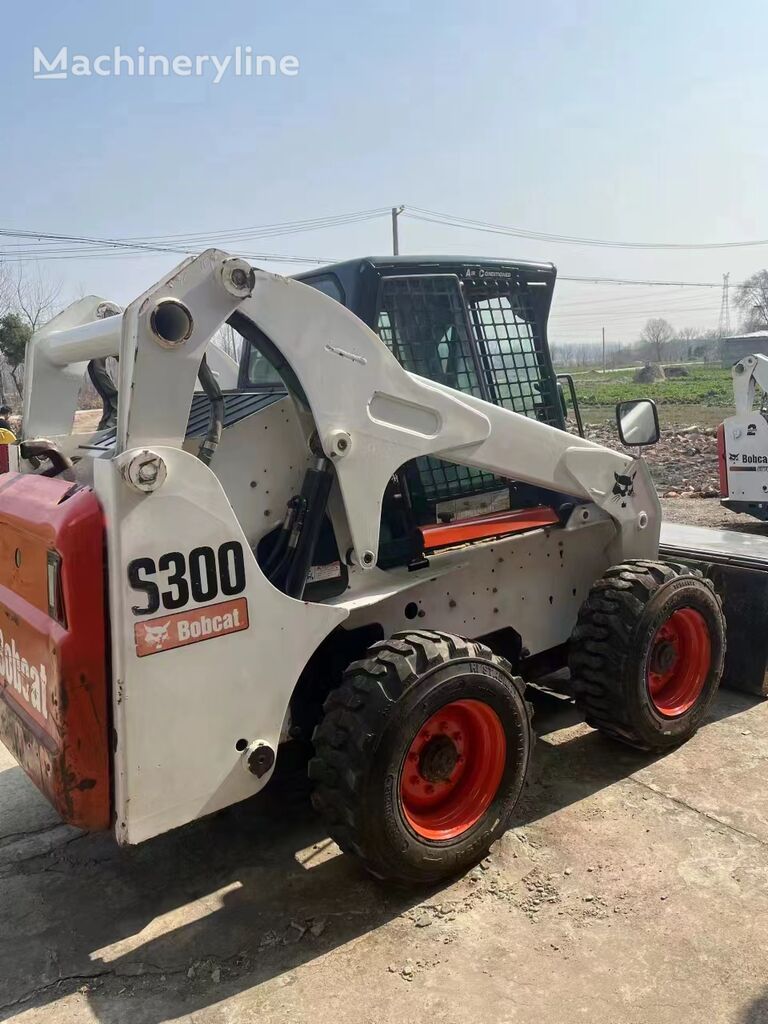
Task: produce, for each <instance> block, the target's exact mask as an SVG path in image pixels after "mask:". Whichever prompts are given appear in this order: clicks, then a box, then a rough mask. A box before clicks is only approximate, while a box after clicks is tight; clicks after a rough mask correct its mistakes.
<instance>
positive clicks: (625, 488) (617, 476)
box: [611, 470, 637, 508]
mask: <svg viewBox="0 0 768 1024" xmlns="http://www.w3.org/2000/svg"><path fill="white" fill-rule="evenodd" d="M636 473H637V470H635V472H634V473H632V475H631V476H622V474H621V473H614V474H613V477H614V481H615V483H614V485H613V491H612V492H611V493H612V494H613V500H614V501H621V499H622V498H631V497H632V495H633V494H634V493H635V474H636ZM623 507H624V506H623V505H622V508H623Z"/></svg>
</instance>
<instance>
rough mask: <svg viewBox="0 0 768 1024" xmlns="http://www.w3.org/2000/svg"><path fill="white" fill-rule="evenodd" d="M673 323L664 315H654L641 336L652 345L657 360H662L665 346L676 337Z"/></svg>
mask: <svg viewBox="0 0 768 1024" xmlns="http://www.w3.org/2000/svg"><path fill="white" fill-rule="evenodd" d="M674 336H675V332H674V330H673V329H672V324H670V323H669V321H668V320H665V319H664V318H663V317H660V316H658V317H652V318H651V319H650V320H649V321H648V322H647V323H646V325H645V327H644V328H643V331H642V334H641V335H640V337H641V338H642V340H643V341H645V342H647V343H648V344H649V345H650V346H651V350H652V352H653V354H654V356H655V357H656V362H657V363H660V362H662V357H663V352H664V346H665V345H666V344H667V343H668V342H669V341H671V340H672V338H674Z"/></svg>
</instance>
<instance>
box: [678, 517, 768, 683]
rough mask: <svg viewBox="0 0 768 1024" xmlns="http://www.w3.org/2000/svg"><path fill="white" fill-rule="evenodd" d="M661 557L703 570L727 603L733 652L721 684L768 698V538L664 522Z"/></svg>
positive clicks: (726, 663) (729, 639) (729, 653)
mask: <svg viewBox="0 0 768 1024" xmlns="http://www.w3.org/2000/svg"><path fill="white" fill-rule="evenodd" d="M659 554H660V555H661V557H662V558H665V559H668V560H670V561H674V562H682V563H684V564H686V565H692V566H695V567H696V568H698V569H700V570H701V571H702V572H703V573H704V575H705V576H706V577H708V578H709V579H711V580H712V582H713V583H714V585H715V589H716V590H717V592H718V594H719V595H720V598H721V600H722V602H723V612H724V613H725V619H726V622H727V625H728V647H727V650H726V656H725V668H724V670H723V677H722V685H723V686H727V687H729V688H730V689H733V690H741V691H742V692H744V693H751V694H754V695H757V696H761V697H765V696H768V629H766V628H761V627H760V623H761V622H762V623H766V624H768V536H766V537H761V536H755V535H754V534H751V533H739V532H737V531H735V530H715V529H712V528H710V527H704V526H686V525H683V524H680V523H662V526H661V537H660V541H659Z"/></svg>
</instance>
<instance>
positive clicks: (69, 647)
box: [0, 250, 725, 883]
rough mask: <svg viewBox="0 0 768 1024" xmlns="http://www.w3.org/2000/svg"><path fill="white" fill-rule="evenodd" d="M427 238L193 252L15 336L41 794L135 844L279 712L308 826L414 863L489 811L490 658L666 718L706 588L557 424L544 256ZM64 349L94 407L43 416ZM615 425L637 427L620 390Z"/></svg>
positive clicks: (714, 681)
mask: <svg viewBox="0 0 768 1024" xmlns="http://www.w3.org/2000/svg"><path fill="white" fill-rule="evenodd" d="M453 264H454V265H451V266H447V265H446V261H442V262H441V261H438V260H429V259H424V260H415V259H414V260H411V261H404V260H400V261H399V262H398V261H379V263H378V264H377V262H376V261H372V260H368V261H357V262H355V263H350V264H344V265H341V266H339V267H337V268H330V269H329V270H326V271H324V272H318V273H317V274H315V275H314V278H313V279H312V280H306V281H305V282H302V281H299V280H293V279H286V278H283V277H280V276H276V275H274V274H269V273H265V272H262V271H259V270H254V269H253V268H252V267H251V266H249V265H248V264H247V263H246V262H244V261H242V260H240V259H237V258H233V257H230V256H228V255H227V254H225V253H223V252H220V251H217V250H209V251H207V252H205V253H203V254H202V255H200V256H198V257H195V258H192V259H189V260H186V261H185V262H184V263H182V264H181V265H180V266H179V267H177V268H176V269H175V270H174V271H172V272H171V273H170V274H168V276H166V277H165V278H163V280H161V281H159V282H158V283H157V284H156V285H155V286H153V287H152V288H151V289H150V290H149V291H147V292H146V293H145V294H144V295H142V296H141V297H140V298H138V299H136V300H135V301H134V302H132V303H131V304H130V305H129V306H128V307H127V308H126V309H125V311H121V310H119V309H118V308H117V307H115V306H114V305H112V304H110V303H107V302H105V301H104V300H102V299H99V298H95V297H90V298H85V299H81V300H80V301H79V302H76V303H74V304H73V305H72V306H70V307H69V308H68V309H66V310H65V311H64V312H62V313H61V314H60V315H59V316H57V317H56V318H55V319H54V320H53V321H52V322H51V323H49V324H48V325H47V326H46V327H45V328H43V329H42V330H41V331H39V332H38V333H37V334H36V335H35V337H34V339H33V341H32V342H31V345H30V350H29V354H28V361H27V368H26V377H25V394H24V417H23V439H22V441H21V443H20V444H19V445H18V446H8V447H6V448H4V449H3V450H2V454H3V455H4V457H5V460H6V462H7V471H6V472H5V473H4V474H3V475H2V476H0V652H2V656H1V657H0V739H1V740H2V742H3V743H5V744H6V746H8V747H9V748H10V749H11V751H13V752H14V753H15V756H16V757H17V759H18V760H19V762H20V763H21V764H22V765H23V767H24V768H25V769H26V771H27V772H28V773H29V775H30V776H31V777H32V778H33V779H34V781H35V782H36V783H37V785H38V786H39V787H40V788H41V789H42V790H43V792H44V793H45V794H46V795H47V796H48V797H49V799H50V800H51V801H52V802H53V803H54V805H55V806H56V807H57V808H58V810H59V812H60V814H61V815H62V817H63V818H64V819H65V820H67V821H69V822H71V823H72V824H75V825H78V826H80V827H83V828H89V829H105V828H109V827H112V828H113V829H114V832H115V835H116V837H117V840H118V842H120V843H139V842H141V841H143V840H145V839H147V838H149V837H151V836H155V835H157V834H159V833H162V832H165V831H167V830H169V829H172V828H175V827H177V826H179V825H182V824H184V823H186V822H189V821H191V820H192V819H195V818H198V817H200V816H202V815H205V814H208V813H210V812H213V811H216V810H218V809H220V808H223V807H226V806H228V805H231V804H233V803H235V802H237V801H241V800H243V799H245V798H246V797H249V796H251V795H252V794H255V793H256V792H258V791H259V790H261V789H262V788H263V787H264V786H266V785H267V784H268V782H269V780H270V778H271V776H272V775H273V772H274V770H275V765H276V761H277V760H278V759H279V758H280V750H281V745H284V744H288V743H305V744H307V745H309V744H311V746H312V757H311V760H310V761H309V774H310V777H311V779H312V782H313V784H314V802H315V805H316V807H317V809H318V810H319V811H320V813H321V814H322V815H323V816H324V818H325V821H326V822H327V827H328V829H329V831H330V834H331V835H332V837H333V838H334V839H335V840H336V841H337V842H338V843H339V845H340V846H341V847H342V849H343V850H345V851H347V852H349V853H352V854H355V855H356V856H358V857H359V858H360V859H361V860H362V861H363V862H364V864H365V865H366V867H367V868H368V869H369V870H370V871H371V872H373V873H374V874H376V875H377V876H380V877H385V878H392V879H396V880H398V881H405V882H412V883H413V882H423V883H429V882H434V881H436V880H438V879H440V878H441V877H444V876H447V875H451V874H453V873H455V872H457V871H459V870H461V869H463V868H464V867H466V866H467V865H469V864H471V863H472V862H474V861H476V860H477V859H478V858H479V857H481V856H482V855H484V853H485V852H486V851H487V849H488V847H489V846H490V844H491V843H492V842H493V841H494V840H495V839H496V838H497V837H498V836H499V835H500V834H501V833H502V832H503V831H504V829H505V827H506V826H507V823H508V821H509V819H510V815H511V814H512V812H513V809H514V807H515V804H516V802H517V800H518V797H519V796H520V792H521V789H522V787H523V784H524V782H525V779H526V773H527V771H528V767H529V762H530V758H531V749H532V744H533V735H532V730H531V724H530V720H529V710H528V706H527V704H526V701H525V698H524V687H525V685H526V684H527V683H531V682H534V681H535V680H536V679H537V678H541V677H542V676H543V675H545V674H547V673H551V672H552V671H553V670H554V669H556V668H560V667H562V666H563V665H564V664H565V663H566V659H567V657H568V656H569V657H570V668H571V676H572V686H573V689H574V691H575V695H576V698H577V702H578V704H579V706H580V707H581V708H582V709H583V711H584V712H585V714H586V717H587V720H588V721H589V722H590V723H591V724H592V725H594V726H595V727H596V728H598V729H602V730H603V731H605V732H606V733H607V734H609V735H610V736H613V737H615V738H618V739H620V740H624V741H626V742H628V743H631V744H634V745H636V746H639V747H642V748H645V749H650V750H658V751H663V750H666V749H669V748H671V747H672V746H674V745H676V744H678V743H680V742H682V741H683V740H685V739H686V738H688V737H689V736H690V735H692V733H694V732H695V730H696V729H697V728H698V726H699V724H700V723H701V721H702V719H703V717H704V715H705V714H706V711H707V708H708V706H709V704H710V702H711V700H712V698H713V696H714V693H715V691H716V689H717V687H718V684H719V681H720V676H721V672H722V667H723V657H724V646H725V642H724V621H723V615H722V610H721V605H720V602H719V598H718V597H717V595H716V594H715V592H714V590H713V587H712V584H711V583H710V582H709V581H708V580H706V579H704V578H702V577H701V575H700V574H697V573H696V571H695V570H689V569H685V568H684V567H683V566H681V565H670V564H665V563H664V562H661V561H659V560H658V544H659V527H660V509H659V502H658V499H657V497H656V492H655V489H654V487H653V484H652V482H651V479H650V477H649V473H648V470H647V468H646V465H645V463H644V462H643V461H642V460H641V459H635V458H632V457H630V456H628V455H626V454H619V453H617V452H614V451H611V450H609V449H607V448H604V447H601V446H599V445H597V444H593V443H591V442H589V441H587V440H585V439H584V438H582V437H579V436H573V435H570V434H568V433H566V432H565V431H564V430H562V429H560V427H561V426H562V408H561V406H560V399H559V397H558V393H557V388H556V385H555V383H554V378H553V376H552V374H551V362H550V361H549V353H548V351H547V348H546V313H547V311H548V308H549V302H550V300H551V294H552V286H553V283H554V268H552V267H549V266H545V265H534V264H501V263H498V262H494V261H455V260H454V261H453ZM459 264H461V265H460V266H459ZM323 292H325V294H323ZM353 298H354V301H353ZM347 306H349V307H350V308H345V307H347ZM353 308H354V309H355V310H356V312H353V311H352V309H353ZM428 309H429V310H431V313H429V315H427V310H428ZM367 324H370V325H371V326H367ZM223 327H225V328H226V329H227V330H231V332H232V334H233V335H234V337H235V338H236V340H238V342H239V343H240V344H241V346H242V359H241V361H240V365H239V367H238V365H237V364H236V363H235V362H234V361H233V360H231V359H229V358H228V357H226V356H225V355H224V354H223V352H222V351H221V350H220V349H219V348H217V347H216V346H215V345H213V344H212V339H214V337H215V336H216V335H217V332H219V331H220V329H222V328H223ZM372 328H373V329H372ZM109 357H117V358H118V360H119V362H118V364H117V366H118V369H117V371H116V374H115V377H116V380H114V381H113V379H112V377H110V375H109V373H107V371H106V368H105V360H106V359H107V358H109ZM86 370H88V372H89V373H90V375H91V379H92V380H93V381H94V384H95V385H96V387H97V389H98V390H99V392H100V393H101V395H102V398H103V400H104V415H103V417H102V422H101V424H100V425H99V429H97V430H96V431H91V432H89V433H87V434H83V433H74V432H73V423H74V420H75V409H76V405H77V398H78V389H79V387H80V383H81V381H82V378H83V374H84V372H85V371H86ZM620 430H621V431H622V439H623V440H624V441H625V442H626V443H630V444H634V445H642V444H646V443H652V442H653V441H654V440H655V439H656V437H657V436H658V422H657V420H656V414H655V408H654V407H653V404H652V403H650V402H640V403H628V404H627V405H626V406H625V407H623V408H622V409H621V410H620ZM569 650H570V655H568V651H569Z"/></svg>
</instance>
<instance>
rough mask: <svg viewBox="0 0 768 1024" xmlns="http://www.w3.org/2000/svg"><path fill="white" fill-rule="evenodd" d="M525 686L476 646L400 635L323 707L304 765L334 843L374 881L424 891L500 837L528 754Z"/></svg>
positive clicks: (371, 654)
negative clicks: (358, 861)
mask: <svg viewBox="0 0 768 1024" xmlns="http://www.w3.org/2000/svg"><path fill="white" fill-rule="evenodd" d="M523 691H524V684H523V682H522V680H521V679H519V678H517V677H514V676H513V675H512V673H511V669H510V666H509V665H508V663H507V662H506V661H504V659H503V658H499V657H497V656H496V655H494V654H492V653H491V651H490V650H489V649H488V648H487V647H485V646H483V645H482V644H479V643H473V642H471V641H468V640H463V639H461V638H460V637H456V636H451V635H449V634H447V633H437V632H433V631H431V630H430V631H427V630H418V631H410V632H405V633H398V634H395V635H394V636H393V637H392V638H391V639H390V640H386V641H383V642H382V643H378V644H374V645H373V646H372V647H371V648H370V649H369V651H368V656H367V657H366V658H365V659H363V660H362V661H357V662H355V663H353V664H352V665H350V667H349V668H348V669H347V671H346V673H345V674H344V679H343V681H342V684H341V686H340V687H339V688H338V689H336V690H334V691H333V692H332V693H331V694H330V696H329V697H328V699H327V701H326V702H325V716H324V718H323V720H322V722H321V723H320V725H319V726H318V727H317V729H316V730H315V734H314V737H313V741H314V744H315V751H316V756H315V757H314V758H313V759H312V761H311V762H310V768H309V771H310V777H311V778H312V780H313V781H314V783H315V791H314V794H313V803H314V805H315V807H316V809H317V810H318V811H319V812H320V813H321V815H322V816H323V818H324V819H325V822H326V824H327V827H328V830H329V832H330V834H331V837H332V838H333V839H334V840H335V841H336V842H337V843H338V845H339V846H340V847H341V848H342V850H344V851H345V852H347V853H352V854H354V855H356V856H357V857H359V858H360V859H361V860H362V862H363V864H364V865H365V867H366V868H367V869H368V870H369V871H370V872H371V873H372V874H374V875H376V876H377V877H380V878H388V879H393V880H396V881H399V882H404V883H410V884H414V883H416V884H429V883H434V882H437V881H439V880H440V879H443V878H446V877H450V876H452V875H455V874H457V873H459V872H461V871H463V870H465V869H466V868H468V867H470V866H471V865H472V864H474V863H476V862H477V861H478V860H479V859H480V858H482V857H483V856H484V855H485V854H486V853H487V851H488V848H489V847H490V845H491V843H493V842H494V840H496V839H497V838H498V837H499V836H500V835H501V834H502V833H503V832H504V830H505V829H506V827H507V824H508V821H509V818H510V816H511V814H512V812H513V810H514V808H515V805H516V803H517V801H518V798H519V796H520V792H521V790H522V787H523V783H524V781H525V778H526V775H527V771H528V766H529V762H530V756H531V750H532V747H533V733H532V730H531V725H530V715H529V711H528V706H527V704H526V702H525V699H524V697H523Z"/></svg>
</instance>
